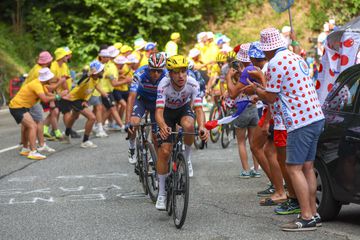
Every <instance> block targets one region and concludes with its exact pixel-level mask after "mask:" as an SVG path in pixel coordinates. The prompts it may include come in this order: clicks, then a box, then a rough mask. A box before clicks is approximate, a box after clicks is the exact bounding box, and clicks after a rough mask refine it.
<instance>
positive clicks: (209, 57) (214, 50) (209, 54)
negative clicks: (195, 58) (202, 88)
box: [201, 42, 219, 63]
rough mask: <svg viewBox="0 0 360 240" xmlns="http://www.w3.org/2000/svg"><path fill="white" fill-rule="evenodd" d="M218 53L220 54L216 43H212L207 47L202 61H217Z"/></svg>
mask: <svg viewBox="0 0 360 240" xmlns="http://www.w3.org/2000/svg"><path fill="white" fill-rule="evenodd" d="M218 53H219V48H218V46H217V45H216V44H215V43H214V42H211V43H210V44H208V45H206V47H205V48H204V52H203V53H202V55H201V59H202V60H203V61H204V63H208V62H211V61H215V60H216V56H217V55H218Z"/></svg>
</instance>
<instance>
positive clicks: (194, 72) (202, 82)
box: [188, 60, 206, 98]
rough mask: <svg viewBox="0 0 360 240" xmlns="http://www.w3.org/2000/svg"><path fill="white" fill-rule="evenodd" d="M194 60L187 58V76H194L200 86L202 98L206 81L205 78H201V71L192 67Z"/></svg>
mask: <svg viewBox="0 0 360 240" xmlns="http://www.w3.org/2000/svg"><path fill="white" fill-rule="evenodd" d="M194 66H195V64H194V61H193V60H189V65H188V76H190V77H192V78H194V79H195V80H196V81H197V82H198V83H199V86H200V93H201V98H203V97H204V96H205V91H206V89H205V88H206V82H205V79H204V78H203V76H202V75H201V73H200V72H199V71H198V70H195V69H194Z"/></svg>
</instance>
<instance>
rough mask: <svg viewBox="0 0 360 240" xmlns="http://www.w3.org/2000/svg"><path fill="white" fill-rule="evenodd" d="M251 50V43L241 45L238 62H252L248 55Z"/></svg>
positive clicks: (237, 56)
mask: <svg viewBox="0 0 360 240" xmlns="http://www.w3.org/2000/svg"><path fill="white" fill-rule="evenodd" d="M249 48H250V43H244V44H241V46H240V50H239V52H238V53H237V55H236V58H237V60H239V61H240V62H251V61H250V58H249V54H248V52H249Z"/></svg>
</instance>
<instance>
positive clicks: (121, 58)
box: [114, 55, 128, 64]
mask: <svg viewBox="0 0 360 240" xmlns="http://www.w3.org/2000/svg"><path fill="white" fill-rule="evenodd" d="M114 63H116V64H125V63H128V60H127V58H126V57H124V56H121V55H120V56H117V57H116V58H115V59H114Z"/></svg>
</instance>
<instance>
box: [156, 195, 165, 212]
mask: <svg viewBox="0 0 360 240" xmlns="http://www.w3.org/2000/svg"><path fill="white" fill-rule="evenodd" d="M155 207H156V209H157V210H160V211H164V210H166V196H162V195H159V196H158V198H157V200H156V205H155Z"/></svg>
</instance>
